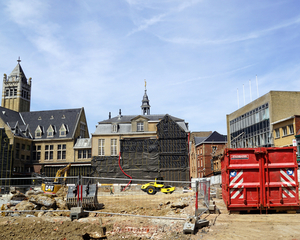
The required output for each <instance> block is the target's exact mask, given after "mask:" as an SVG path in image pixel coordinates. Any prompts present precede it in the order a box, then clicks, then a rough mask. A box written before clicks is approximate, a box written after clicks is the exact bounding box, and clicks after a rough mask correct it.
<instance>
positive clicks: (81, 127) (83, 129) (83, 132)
mask: <svg viewBox="0 0 300 240" xmlns="http://www.w3.org/2000/svg"><path fill="white" fill-rule="evenodd" d="M80 137H82V138H84V137H85V123H83V122H81V123H80Z"/></svg>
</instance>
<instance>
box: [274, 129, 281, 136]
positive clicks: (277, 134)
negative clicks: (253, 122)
mask: <svg viewBox="0 0 300 240" xmlns="http://www.w3.org/2000/svg"><path fill="white" fill-rule="evenodd" d="M275 137H276V138H279V137H280V132H279V128H277V129H275Z"/></svg>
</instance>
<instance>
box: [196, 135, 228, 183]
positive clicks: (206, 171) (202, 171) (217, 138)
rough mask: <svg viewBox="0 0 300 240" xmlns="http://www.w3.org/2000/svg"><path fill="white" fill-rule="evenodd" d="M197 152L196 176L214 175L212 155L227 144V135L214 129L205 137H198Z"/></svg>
mask: <svg viewBox="0 0 300 240" xmlns="http://www.w3.org/2000/svg"><path fill="white" fill-rule="evenodd" d="M198 140H199V142H198V143H197V144H196V153H197V177H198V178H202V177H210V176H213V175H214V164H213V156H214V155H215V153H216V152H217V151H218V152H220V151H222V150H223V149H224V148H225V147H226V144H227V136H226V135H221V134H219V133H218V132H216V131H214V132H213V133H211V134H210V135H209V136H208V137H207V138H203V139H198Z"/></svg>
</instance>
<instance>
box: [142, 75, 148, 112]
mask: <svg viewBox="0 0 300 240" xmlns="http://www.w3.org/2000/svg"><path fill="white" fill-rule="evenodd" d="M141 108H142V114H143V115H150V105H149V99H148V95H147V82H146V79H145V93H144V96H143V100H142V106H141Z"/></svg>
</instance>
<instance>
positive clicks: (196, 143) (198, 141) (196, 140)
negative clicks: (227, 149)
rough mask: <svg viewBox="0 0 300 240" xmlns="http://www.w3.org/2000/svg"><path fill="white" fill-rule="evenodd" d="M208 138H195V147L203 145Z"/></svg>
mask: <svg viewBox="0 0 300 240" xmlns="http://www.w3.org/2000/svg"><path fill="white" fill-rule="evenodd" d="M206 138H207V137H194V140H195V145H198V144H200V143H202V142H203V141H204V140H205V139H206Z"/></svg>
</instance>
